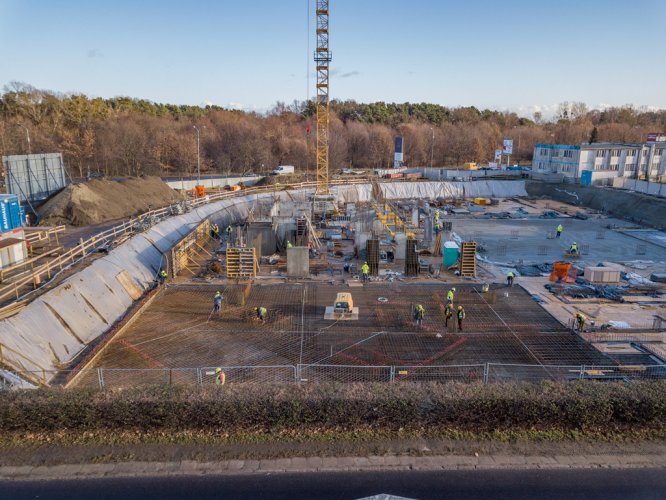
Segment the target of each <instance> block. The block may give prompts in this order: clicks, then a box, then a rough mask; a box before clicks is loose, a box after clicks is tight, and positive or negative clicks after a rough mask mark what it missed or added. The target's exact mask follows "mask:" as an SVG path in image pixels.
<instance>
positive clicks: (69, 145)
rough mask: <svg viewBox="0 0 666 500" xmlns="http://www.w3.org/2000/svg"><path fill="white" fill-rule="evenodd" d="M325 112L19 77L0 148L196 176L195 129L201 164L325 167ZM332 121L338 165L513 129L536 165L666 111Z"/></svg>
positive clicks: (445, 148) (655, 123)
mask: <svg viewBox="0 0 666 500" xmlns="http://www.w3.org/2000/svg"><path fill="white" fill-rule="evenodd" d="M314 113H315V108H314V103H313V102H312V101H310V102H300V101H296V102H294V103H292V104H285V103H282V102H278V103H277V104H276V105H275V106H274V107H273V109H271V110H270V111H269V112H266V113H263V114H260V113H255V112H244V111H237V110H229V109H224V108H222V107H219V106H206V107H200V106H186V105H174V104H160V103H154V102H151V101H148V100H144V99H132V98H129V97H115V98H112V99H102V98H90V97H87V96H85V95H82V94H59V93H56V92H51V91H46V90H39V89H35V88H34V87H31V86H30V85H26V84H22V83H12V84H10V85H8V86H6V87H5V88H4V90H3V92H2V94H1V95H0V154H2V155H12V154H25V153H27V152H28V147H30V150H31V152H32V153H44V152H62V153H63V156H64V158H65V163H66V166H67V168H68V169H69V171H70V174H71V175H72V176H73V177H84V176H86V175H88V173H90V172H94V173H95V172H100V173H103V174H105V175H107V176H121V175H142V174H151V175H173V176H181V175H194V174H195V173H196V169H197V140H196V130H195V129H194V126H196V127H197V128H198V129H199V131H200V168H201V172H202V173H205V174H212V173H224V174H226V173H243V172H250V171H251V172H255V173H263V172H267V171H269V170H272V169H273V168H274V167H275V166H277V165H282V164H288V165H295V166H296V168H297V169H298V170H299V171H301V172H314V168H315V155H314V151H315V141H316V125H315V116H314ZM26 129H27V133H29V134H30V143H29V144H28V141H27V133H26ZM330 130H331V134H330V151H329V155H330V166H331V170H332V172H334V173H335V172H336V171H339V170H341V169H343V168H354V169H374V168H387V167H390V166H392V164H393V140H394V137H395V136H397V135H401V136H403V137H404V143H405V149H404V153H405V159H406V163H405V164H406V166H430V165H432V166H434V167H450V166H458V165H461V164H462V163H464V162H467V161H476V162H478V163H482V164H483V163H487V162H489V161H492V160H493V157H494V151H495V149H497V148H499V147H500V146H501V144H502V140H503V139H504V138H512V139H513V140H514V152H513V155H512V157H511V159H512V160H513V161H515V162H522V163H529V162H531V158H532V151H533V148H534V145H535V144H537V143H571V144H576V143H582V142H588V141H590V140H594V141H600V142H602V141H613V142H644V141H645V137H646V135H647V133H648V132H654V131H663V130H666V111H663V110H662V111H652V110H648V109H640V108H635V107H633V106H631V105H627V106H622V107H616V108H608V109H604V110H595V109H593V110H590V109H588V108H587V107H586V106H585V105H584V104H583V103H577V102H572V103H568V102H565V103H562V104H560V106H559V108H558V112H557V115H556V117H554V118H553V119H549V120H545V119H544V118H543V117H542V116H541V114H540V113H534V115H533V116H531V117H520V116H518V115H517V114H516V113H513V112H505V111H494V110H488V109H485V110H479V109H477V108H476V107H474V106H466V107H457V108H448V107H445V106H440V105H437V104H430V103H402V104H400V103H384V102H375V103H368V104H364V103H357V102H355V101H352V100H348V101H338V100H334V101H332V102H331V123H330ZM593 130H594V133H593Z"/></svg>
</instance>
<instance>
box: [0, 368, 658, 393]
mask: <svg viewBox="0 0 666 500" xmlns="http://www.w3.org/2000/svg"><path fill="white" fill-rule="evenodd" d="M216 368H220V369H221V370H222V371H223V372H224V375H225V377H224V378H225V383H232V384H237V383H258V384H289V383H309V384H316V383H325V382H344V383H353V382H387V383H391V382H416V383H418V382H476V381H482V382H484V383H493V382H540V381H543V380H561V381H564V380H606V381H618V380H620V381H625V382H629V381H631V380H666V365H663V364H661V365H608V366H599V365H526V364H506V363H484V364H470V365H433V366H420V365H413V366H388V365H387V366H359V365H322V364H312V365H306V364H303V365H270V366H220V367H202V368H96V369H90V370H78V371H71V372H66V371H65V372H63V371H60V372H57V373H44V372H42V371H40V372H11V371H5V370H0V390H6V389H11V388H34V387H38V386H40V385H60V386H65V387H90V388H99V389H116V388H130V387H140V386H147V385H178V386H190V387H193V386H204V385H214V384H215V383H216V372H215V370H216Z"/></svg>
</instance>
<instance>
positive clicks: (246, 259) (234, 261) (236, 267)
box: [227, 247, 257, 278]
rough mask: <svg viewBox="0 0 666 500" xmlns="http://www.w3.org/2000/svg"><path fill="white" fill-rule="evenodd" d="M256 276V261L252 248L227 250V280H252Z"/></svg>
mask: <svg viewBox="0 0 666 500" xmlns="http://www.w3.org/2000/svg"><path fill="white" fill-rule="evenodd" d="M256 276H257V259H256V257H255V254H254V247H250V248H238V247H231V248H228V249H227V278H254V277H256Z"/></svg>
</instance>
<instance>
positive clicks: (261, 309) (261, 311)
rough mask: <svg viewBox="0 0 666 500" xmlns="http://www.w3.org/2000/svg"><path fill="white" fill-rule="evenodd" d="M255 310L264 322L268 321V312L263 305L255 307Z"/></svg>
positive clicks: (258, 317) (259, 318)
mask: <svg viewBox="0 0 666 500" xmlns="http://www.w3.org/2000/svg"><path fill="white" fill-rule="evenodd" d="M254 311H255V312H256V313H257V319H258V320H259V321H261V322H262V323H264V322H265V321H266V313H267V312H268V311H266V308H265V307H261V306H260V307H255V308H254Z"/></svg>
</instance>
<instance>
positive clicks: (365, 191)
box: [331, 180, 527, 203]
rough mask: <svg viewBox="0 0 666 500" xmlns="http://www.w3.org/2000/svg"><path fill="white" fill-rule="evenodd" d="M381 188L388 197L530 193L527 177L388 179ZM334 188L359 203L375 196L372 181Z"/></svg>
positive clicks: (338, 194) (347, 199)
mask: <svg viewBox="0 0 666 500" xmlns="http://www.w3.org/2000/svg"><path fill="white" fill-rule="evenodd" d="M380 188H381V190H382V193H383V195H384V198H386V199H388V200H401V199H403V200H404V199H410V198H412V199H418V198H424V199H432V200H434V199H437V198H474V197H477V196H479V197H494V198H511V197H513V196H527V192H526V191H525V181H498V180H477V181H473V182H387V183H383V184H380ZM331 192H332V193H333V194H335V195H336V197H337V198H338V201H340V202H341V203H350V202H351V203H359V202H367V201H372V199H373V198H372V185H371V184H353V185H349V186H333V187H332V188H331Z"/></svg>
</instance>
